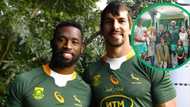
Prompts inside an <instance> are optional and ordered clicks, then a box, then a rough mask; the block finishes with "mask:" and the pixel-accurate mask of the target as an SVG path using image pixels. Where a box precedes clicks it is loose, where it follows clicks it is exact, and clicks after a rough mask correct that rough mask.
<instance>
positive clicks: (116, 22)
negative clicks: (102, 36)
mask: <svg viewBox="0 0 190 107" xmlns="http://www.w3.org/2000/svg"><path fill="white" fill-rule="evenodd" d="M113 28H114V30H117V29H118V28H119V22H118V21H117V20H115V21H114V23H113Z"/></svg>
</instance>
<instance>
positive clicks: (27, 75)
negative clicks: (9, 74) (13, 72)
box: [15, 68, 43, 81]
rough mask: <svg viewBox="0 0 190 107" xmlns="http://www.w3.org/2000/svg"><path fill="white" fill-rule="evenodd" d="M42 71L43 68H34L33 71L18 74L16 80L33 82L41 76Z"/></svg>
mask: <svg viewBox="0 0 190 107" xmlns="http://www.w3.org/2000/svg"><path fill="white" fill-rule="evenodd" d="M42 73H43V72H42V69H41V68H34V69H32V70H31V71H26V72H24V73H21V74H18V75H17V76H16V78H15V80H17V81H31V80H33V79H34V78H35V77H37V76H39V75H41V74H42Z"/></svg>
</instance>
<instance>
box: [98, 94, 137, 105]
mask: <svg viewBox="0 0 190 107" xmlns="http://www.w3.org/2000/svg"><path fill="white" fill-rule="evenodd" d="M100 107H134V101H133V99H132V98H129V97H127V96H124V95H111V96H108V97H105V98H104V99H102V100H101V102H100Z"/></svg>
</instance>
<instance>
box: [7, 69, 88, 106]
mask: <svg viewBox="0 0 190 107" xmlns="http://www.w3.org/2000/svg"><path fill="white" fill-rule="evenodd" d="M44 71H46V70H45V68H44V69H42V68H38V69H34V70H32V71H31V72H26V73H23V74H20V75H18V76H17V77H16V79H15V81H14V82H13V83H12V84H11V85H10V87H9V90H8V100H7V106H8V107H88V106H89V103H90V98H91V90H90V87H89V86H88V85H87V84H86V83H85V82H84V81H83V80H82V79H81V77H80V76H79V75H77V73H75V76H74V79H73V80H71V81H68V83H67V85H66V86H65V87H58V86H57V85H55V82H54V79H53V78H52V77H50V76H49V75H48V72H44Z"/></svg>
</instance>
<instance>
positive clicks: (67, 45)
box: [64, 40, 72, 49]
mask: <svg viewBox="0 0 190 107" xmlns="http://www.w3.org/2000/svg"><path fill="white" fill-rule="evenodd" d="M64 48H68V49H71V48H72V42H71V41H70V40H68V41H67V42H66V43H65V44H64Z"/></svg>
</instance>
